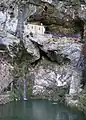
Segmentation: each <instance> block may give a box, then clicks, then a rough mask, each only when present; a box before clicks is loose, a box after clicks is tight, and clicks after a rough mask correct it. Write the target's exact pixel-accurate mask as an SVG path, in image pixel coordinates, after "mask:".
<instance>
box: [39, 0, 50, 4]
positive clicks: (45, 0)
mask: <svg viewBox="0 0 86 120" xmlns="http://www.w3.org/2000/svg"><path fill="white" fill-rule="evenodd" d="M41 1H44V2H48V3H50V4H51V3H52V0H41Z"/></svg>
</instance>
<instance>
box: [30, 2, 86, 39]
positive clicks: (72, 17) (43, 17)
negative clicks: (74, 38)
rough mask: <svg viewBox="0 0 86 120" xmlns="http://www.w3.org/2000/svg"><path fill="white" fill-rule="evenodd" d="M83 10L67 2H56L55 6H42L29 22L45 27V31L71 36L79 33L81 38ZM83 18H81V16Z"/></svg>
mask: <svg viewBox="0 0 86 120" xmlns="http://www.w3.org/2000/svg"><path fill="white" fill-rule="evenodd" d="M84 11H85V8H84V10H81V8H80V6H77V5H75V6H73V5H72V4H68V3H67V2H61V4H60V2H58V4H57V5H56V6H53V5H49V4H44V5H43V7H41V8H39V9H38V10H37V11H36V13H35V14H34V15H31V16H30V18H29V21H30V22H34V21H39V22H42V23H43V24H44V25H45V26H46V31H53V32H57V33H64V34H71V33H80V34H81V37H82V38H83V32H84V31H83V30H84V20H85V19H86V18H85V12H84ZM81 13H82V14H83V16H84V18H83V17H82V14H81Z"/></svg>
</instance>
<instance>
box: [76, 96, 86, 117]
mask: <svg viewBox="0 0 86 120" xmlns="http://www.w3.org/2000/svg"><path fill="white" fill-rule="evenodd" d="M78 108H79V109H80V110H81V111H83V112H84V113H85V115H86V94H82V95H80V102H79V106H78Z"/></svg>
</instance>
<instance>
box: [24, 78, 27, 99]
mask: <svg viewBox="0 0 86 120" xmlns="http://www.w3.org/2000/svg"><path fill="white" fill-rule="evenodd" d="M23 100H27V97H26V80H25V79H24V96H23Z"/></svg>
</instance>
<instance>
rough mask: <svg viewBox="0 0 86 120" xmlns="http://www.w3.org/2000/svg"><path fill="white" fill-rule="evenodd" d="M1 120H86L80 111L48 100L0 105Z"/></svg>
mask: <svg viewBox="0 0 86 120" xmlns="http://www.w3.org/2000/svg"><path fill="white" fill-rule="evenodd" d="M0 120H86V118H85V116H84V115H83V114H82V113H80V112H79V111H74V110H71V109H70V108H67V107H66V106H64V105H63V104H52V102H49V101H46V100H29V101H24V102H22V101H19V102H12V103H9V104H6V105H1V106H0Z"/></svg>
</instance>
